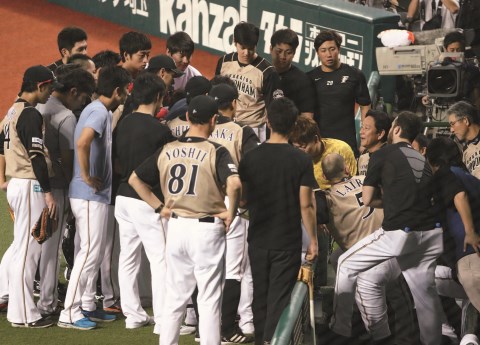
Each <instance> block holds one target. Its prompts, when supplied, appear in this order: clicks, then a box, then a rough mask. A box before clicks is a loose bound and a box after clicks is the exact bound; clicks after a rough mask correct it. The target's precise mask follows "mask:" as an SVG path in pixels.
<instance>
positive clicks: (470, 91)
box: [422, 31, 480, 110]
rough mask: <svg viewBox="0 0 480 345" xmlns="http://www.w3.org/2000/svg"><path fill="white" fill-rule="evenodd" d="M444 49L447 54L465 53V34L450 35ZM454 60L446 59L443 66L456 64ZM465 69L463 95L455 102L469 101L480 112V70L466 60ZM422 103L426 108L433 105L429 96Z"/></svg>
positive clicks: (454, 33)
mask: <svg viewBox="0 0 480 345" xmlns="http://www.w3.org/2000/svg"><path fill="white" fill-rule="evenodd" d="M443 47H444V48H445V52H447V53H465V37H464V35H463V33H461V32H458V31H454V32H450V33H448V34H447V35H446V36H445V38H444V39H443ZM455 62H456V61H455V60H454V59H453V58H446V59H445V60H444V61H443V62H442V64H445V65H446V64H449V63H455ZM462 67H463V69H464V74H463V81H462V84H463V85H462V86H463V87H462V93H461V94H460V95H459V96H458V97H457V98H456V99H454V100H453V101H460V100H467V101H469V102H470V103H472V104H473V105H474V106H475V107H476V108H477V110H480V70H479V68H478V67H477V66H476V65H475V64H474V63H473V62H471V61H469V60H465V61H464V62H462ZM422 103H423V105H425V106H429V105H431V100H430V99H429V97H428V96H425V97H423V98H422Z"/></svg>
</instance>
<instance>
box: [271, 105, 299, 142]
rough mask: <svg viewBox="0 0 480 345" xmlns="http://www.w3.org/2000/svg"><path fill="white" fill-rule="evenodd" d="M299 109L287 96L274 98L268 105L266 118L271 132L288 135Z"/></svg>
mask: <svg viewBox="0 0 480 345" xmlns="http://www.w3.org/2000/svg"><path fill="white" fill-rule="evenodd" d="M298 114H299V111H298V109H297V107H296V106H295V103H293V101H292V100H290V99H288V98H287V97H280V98H277V99H274V100H273V101H272V102H271V103H270V104H269V106H268V109H267V118H268V123H269V124H270V127H271V129H272V131H273V132H276V133H278V134H281V135H289V134H290V132H291V131H292V129H293V127H294V126H295V121H296V120H297V117H298Z"/></svg>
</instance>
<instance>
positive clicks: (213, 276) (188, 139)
mask: <svg viewBox="0 0 480 345" xmlns="http://www.w3.org/2000/svg"><path fill="white" fill-rule="evenodd" d="M217 113H218V107H217V104H216V102H215V101H214V100H213V99H212V98H211V97H209V96H197V97H195V98H194V99H192V101H191V102H190V104H189V107H188V114H187V118H188V121H189V125H190V129H189V131H188V133H187V134H186V136H185V137H182V138H180V139H179V140H178V141H175V142H172V143H169V144H167V145H165V146H164V147H163V148H162V149H161V150H159V152H158V153H157V154H155V155H154V156H152V157H151V158H149V159H148V160H147V161H145V162H144V163H143V164H142V165H141V166H140V167H138V168H137V169H135V171H134V173H133V174H132V176H131V177H130V180H129V182H130V184H131V185H132V187H133V188H134V189H135V191H136V192H137V193H138V195H140V197H141V198H142V199H143V200H145V201H146V202H147V203H148V204H149V205H150V206H151V207H152V208H154V209H155V211H156V212H157V213H160V212H161V215H162V216H165V217H170V220H169V223H168V234H167V248H166V253H165V257H166V262H167V267H168V269H167V278H166V288H167V294H166V299H165V309H164V314H163V318H162V329H161V334H162V335H161V337H160V344H161V345H166V344H178V337H179V329H180V325H181V323H182V318H183V314H184V311H185V306H186V304H187V302H188V300H189V298H190V297H191V296H192V293H193V290H194V289H195V285H197V286H198V298H197V301H198V309H199V314H200V315H201V317H200V325H199V326H200V334H201V339H200V343H201V344H220V314H221V301H222V287H223V281H224V279H223V278H224V262H225V261H224V256H225V232H226V231H227V232H228V230H229V228H230V225H231V223H232V222H233V219H234V218H235V214H236V211H237V207H238V201H239V197H240V193H241V183H240V179H239V177H238V173H237V168H236V166H235V164H234V163H233V161H232V158H231V156H230V154H229V153H228V151H227V149H225V148H224V147H222V146H221V145H219V144H217V143H213V142H211V141H209V140H208V137H209V136H210V134H211V133H212V132H213V130H214V128H215V122H216V119H217V116H218V115H217ZM158 181H160V186H161V189H162V193H163V195H164V197H165V204H164V203H163V202H161V201H160V200H159V199H158V198H157V197H156V196H155V194H154V193H153V192H152V191H151V189H150V187H149V186H152V185H155V184H157V183H158ZM224 185H226V194H227V196H228V199H229V207H228V210H227V209H226V207H225V204H224V196H225V194H224V191H223V188H222V186H224Z"/></svg>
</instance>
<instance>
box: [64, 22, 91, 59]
mask: <svg viewBox="0 0 480 345" xmlns="http://www.w3.org/2000/svg"><path fill="white" fill-rule="evenodd" d="M87 38H88V37H87V33H86V32H85V31H84V30H83V29H81V28H79V27H76V26H67V27H65V28H63V29H62V30H61V31H60V32H59V33H58V36H57V44H58V50H59V51H60V53H61V52H62V49H63V48H65V49H67V50H68V51H71V50H72V48H73V47H74V46H75V43H77V42H81V41H86V40H87Z"/></svg>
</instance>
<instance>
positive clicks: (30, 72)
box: [23, 65, 63, 89]
mask: <svg viewBox="0 0 480 345" xmlns="http://www.w3.org/2000/svg"><path fill="white" fill-rule="evenodd" d="M23 81H24V82H33V83H41V84H48V83H52V85H53V87H54V88H56V89H59V88H62V87H63V85H62V84H60V83H59V82H58V81H57V78H56V77H55V74H53V72H52V71H51V70H49V69H48V68H47V67H45V66H42V65H36V66H32V67H29V68H27V70H26V71H25V74H24V75H23Z"/></svg>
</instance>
